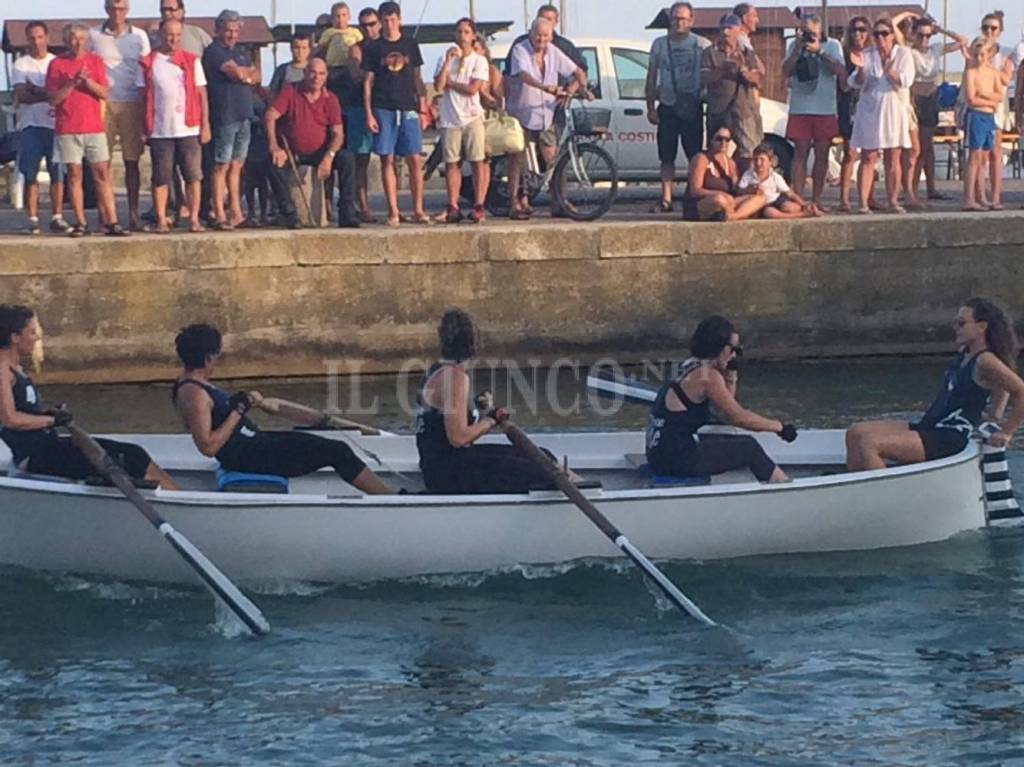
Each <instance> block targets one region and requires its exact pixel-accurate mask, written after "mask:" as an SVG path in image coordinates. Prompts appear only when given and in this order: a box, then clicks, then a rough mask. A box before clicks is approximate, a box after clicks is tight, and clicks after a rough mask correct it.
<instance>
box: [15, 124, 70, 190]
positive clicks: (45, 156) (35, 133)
mask: <svg viewBox="0 0 1024 767" xmlns="http://www.w3.org/2000/svg"><path fill="white" fill-rule="evenodd" d="M42 160H46V172H47V173H49V174H50V182H51V183H53V182H54V181H63V180H64V167H63V166H62V165H60V164H59V163H56V162H54V161H53V130H52V129H51V128H40V127H38V126H36V125H30V126H29V127H28V128H22V129H21V135H20V136H19V138H18V173H20V174H21V175H22V176H24V177H25V183H26V184H34V183H36V177H37V176H38V175H39V163H40V162H41V161H42Z"/></svg>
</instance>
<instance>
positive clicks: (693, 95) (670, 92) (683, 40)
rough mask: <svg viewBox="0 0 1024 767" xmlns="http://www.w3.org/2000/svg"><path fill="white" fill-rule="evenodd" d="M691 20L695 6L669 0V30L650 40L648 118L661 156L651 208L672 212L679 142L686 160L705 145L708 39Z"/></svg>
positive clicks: (660, 211)
mask: <svg viewBox="0 0 1024 767" xmlns="http://www.w3.org/2000/svg"><path fill="white" fill-rule="evenodd" d="M692 26H693V6H692V5H690V3H688V2H685V1H684V2H676V3H673V4H672V7H671V8H670V9H669V33H668V34H667V35H665V36H664V37H659V38H658V39H656V40H655V41H654V43H653V44H652V45H651V59H650V66H648V68H647V82H646V84H645V86H644V95H645V96H646V98H647V119H648V120H649V121H650V123H651V124H652V125H656V126H658V160H659V161H660V162H661V201H660V202H659V203H658V204H657V205H656V206H655V207H654V210H653V211H652V212H653V213H671V212H672V184H673V182H674V181H675V175H676V155H677V153H678V151H679V144H680V143H682V145H683V151H684V152H685V153H686V159H687V161H689V160H690V159H691V158H693V156H694V155H695V154H697V153H698V152H699V151H700V150H701V149H702V148H703V147H704V102H703V101H702V100H701V83H700V60H701V54H702V52H703V50H704V49H705V48H706V47H708V45H710V42H709V41H708V40H705V39H704V38H703V37H699V36H698V35H695V34H691V33H690V28H691V27H692ZM656 103H657V106H656V105H655V104H656Z"/></svg>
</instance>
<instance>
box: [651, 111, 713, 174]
mask: <svg viewBox="0 0 1024 767" xmlns="http://www.w3.org/2000/svg"><path fill="white" fill-rule="evenodd" d="M702 111H703V109H702V110H700V111H695V112H694V114H693V116H692V117H689V118H680V117H679V115H677V114H676V111H675V108H674V107H670V106H664V105H662V104H659V105H658V161H659V162H661V163H663V164H665V165H673V164H675V161H676V157H677V156H678V154H679V145H680V144H682V145H683V152H685V153H686V159H687V160H689V159H690V158H691V157H693V156H694V155H695V154H697V152H699V151H700V150H701V149H703V148H704V115H703V114H702Z"/></svg>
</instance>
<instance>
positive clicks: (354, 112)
mask: <svg viewBox="0 0 1024 767" xmlns="http://www.w3.org/2000/svg"><path fill="white" fill-rule="evenodd" d="M343 116H344V118H345V148H346V149H347V150H348V151H350V152H351V153H352V154H370V152H372V151H373V134H372V133H370V131H369V129H367V127H366V110H365V109H363V108H362V107H349V108H348V109H346V110H345V113H344V115H343Z"/></svg>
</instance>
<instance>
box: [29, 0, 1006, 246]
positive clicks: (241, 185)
mask: <svg viewBox="0 0 1024 767" xmlns="http://www.w3.org/2000/svg"><path fill="white" fill-rule="evenodd" d="M105 10H106V14H107V19H106V21H104V22H103V23H102V24H99V25H98V26H95V27H93V28H88V27H86V26H84V25H82V24H78V23H72V24H68V25H66V26H65V27H64V29H63V30H62V32H61V34H62V39H63V44H64V49H65V52H64V53H62V54H61V55H60V56H54V55H53V54H52V53H51V52H50V51H49V46H50V30H48V29H47V27H46V24H45V23H43V22H39V21H33V22H30V23H29V24H28V26H27V29H26V37H27V40H28V51H27V53H26V54H25V55H22V56H20V57H19V58H18V59H17V60H16V61H15V64H14V70H13V76H12V82H13V84H14V88H15V98H16V105H17V119H18V128H19V129H20V131H21V139H20V150H19V156H18V169H19V172H20V173H21V174H22V175H23V177H24V179H25V184H26V195H25V200H26V208H27V212H28V231H29V232H31V233H34V234H37V233H39V232H41V230H42V228H41V226H40V223H39V198H40V195H39V185H38V183H37V176H38V172H39V168H40V166H41V164H42V162H44V161H45V162H46V165H47V170H48V172H49V175H50V179H51V193H50V199H51V203H52V215H51V220H50V225H49V230H50V231H52V232H57V233H66V234H70V235H71V236H76V237H77V236H83V235H85V234H88V233H89V227H88V224H87V220H86V217H85V211H84V193H83V175H84V174H83V168H84V167H85V166H86V165H88V168H89V172H90V175H91V181H92V184H93V186H94V187H95V193H96V200H97V208H98V211H99V222H100V225H101V227H102V230H103V231H104V232H105V233H106V234H107V235H111V236H124V235H126V234H127V233H128V230H140V229H147V230H149V231H153V232H156V233H166V232H169V231H171V229H172V228H173V227H174V226H175V224H176V223H178V222H182V223H184V224H186V225H187V227H188V229H189V230H190V231H192V232H201V231H204V229H206V228H209V227H212V228H215V229H218V230H231V229H234V228H236V227H241V226H256V225H261V224H266V223H268V221H269V220H270V219H269V216H270V211H271V209H272V210H273V212H274V215H276V220H277V223H279V224H282V225H286V226H290V227H299V226H301V216H300V212H299V211H297V210H296V206H295V202H294V195H293V186H294V184H295V178H294V176H295V175H296V174H297V173H298V170H299V168H301V167H302V166H309V167H310V168H312V169H313V172H314V173H315V175H316V176H317V177H318V178H319V179H320V181H321V182H322V186H321V187H317V188H318V189H322V190H323V193H324V194H325V196H326V200H327V201H328V202H332V201H333V199H334V197H335V190H336V191H337V195H336V196H337V212H336V213H335V212H334V211H333V210H331V205H330V204H328V205H327V209H328V210H329V211H330V213H329V217H330V218H332V219H333V220H335V221H336V223H337V224H338V225H339V226H343V227H353V228H354V227H358V226H359V225H360V224H363V223H373V222H375V221H376V219H375V217H374V215H373V212H372V211H371V210H370V205H369V196H368V184H369V179H368V168H369V162H370V157H371V155H377V156H378V157H379V159H380V165H381V182H382V186H383V190H384V195H385V198H386V202H387V218H386V222H387V224H388V225H391V226H399V225H400V224H401V223H402V222H410V223H417V224H426V223H431V222H432V221H444V222H447V223H457V222H459V221H462V220H464V218H467V216H464V214H463V211H462V209H461V207H460V203H459V200H460V197H461V194H462V173H461V167H462V165H463V164H464V163H467V164H468V165H469V167H470V168H471V170H472V178H473V185H474V191H473V199H472V205H471V208H470V210H469V212H468V219H469V220H470V221H472V222H473V223H476V222H479V221H481V220H483V219H484V218H485V215H486V214H485V207H484V202H485V197H486V194H487V190H488V187H489V184H490V164H489V157H488V144H489V139H490V137H489V135H488V134H487V133H486V131H485V120H486V118H487V117H488V116H490V115H493V114H495V112H496V111H497V110H502V111H503V113H507V115H509V116H511V118H514V120H515V121H517V122H518V124H519V126H521V128H522V132H523V135H524V138H525V140H526V141H529V142H531V143H533V144H534V145H536V147H537V148H538V150H539V155H540V160H541V162H545V163H550V162H551V161H552V160H553V159H554V154H555V150H556V148H557V145H558V131H559V129H560V127H561V125H562V124H564V120H562V119H561V111H562V109H564V107H565V105H566V103H567V101H568V99H570V98H572V97H573V96H574V95H576V94H579V95H581V96H583V97H585V98H592V97H593V96H592V94H590V93H589V91H588V81H587V62H586V61H585V59H584V58H583V57H582V56H581V55H580V52H579V51H578V50H577V49H576V47H575V46H574V45H573V43H572V42H571V41H569V40H568V39H566V38H565V37H563V36H562V35H560V34H558V23H559V18H558V10H557V9H556V8H555V7H554V6H552V5H543V6H541V7H540V9H539V10H538V12H537V17H536V18H535V19H534V21H533V23H532V24H531V26H530V29H529V32H528V33H527V34H525V35H523V36H521V37H519V38H517V39H516V40H515V41H514V42H513V44H512V45H511V47H510V49H509V52H508V55H507V56H506V58H505V67H504V71H500V70H499V69H498V67H497V66H496V65H495V64H494V63H493V62H492V61H491V59H490V54H489V52H488V50H487V46H486V43H485V41H484V40H483V38H482V37H481V35H480V34H479V33H478V31H477V28H476V24H475V22H474V20H473V19H470V18H463V19H460V20H459V21H458V22H457V24H456V25H455V34H454V40H453V44H452V45H451V46H450V47H449V48H447V49H446V50H445V52H444V53H443V55H442V56H441V57H440V59H439V60H438V61H437V65H436V67H435V68H434V70H433V71H434V78H433V85H434V89H435V90H436V92H437V94H438V103H437V105H436V109H437V120H436V125H437V127H438V128H439V132H440V147H441V150H440V151H441V153H442V159H443V162H444V164H445V165H446V167H447V171H448V172H447V173H446V176H447V190H448V199H447V206H446V209H445V211H444V212H443V213H441V214H440V215H439V216H437V217H436V218H434V219H431V218H430V217H429V216H428V214H427V211H426V209H425V204H424V170H423V158H422V155H423V130H424V128H425V126H426V125H427V124H428V123H429V122H430V121H431V120H432V119H433V111H432V107H431V104H429V103H428V100H427V90H426V86H425V84H424V80H423V76H422V67H423V66H424V59H423V54H422V51H421V50H420V46H419V43H418V42H417V41H416V40H415V38H412V37H409V36H407V35H405V34H403V31H402V15H401V7H400V6H399V5H398V4H397V3H395V2H390V1H388V2H384V3H382V4H381V5H380V6H379V7H378V8H372V7H367V8H364V9H363V10H361V11H360V12H359V14H358V21H357V24H356V25H352V23H351V15H352V14H351V9H350V8H349V6H348V5H347V4H346V3H344V2H336V3H335V4H334V5H333V6H332V7H331V12H330V14H329V15H327V14H324V15H322V16H321V18H319V19H318V21H317V31H316V33H315V34H313V35H309V34H302V33H297V34H295V35H294V36H293V37H292V39H291V41H290V48H291V60H290V61H288V62H286V63H284V64H281V65H280V66H279V67H277V68H276V69H275V71H274V72H273V76H272V77H271V79H270V83H269V87H268V88H264V87H263V85H262V74H261V72H260V70H259V67H258V66H257V65H256V64H255V63H254V61H253V59H252V58H251V55H250V53H249V51H248V50H247V48H246V47H245V46H242V45H240V44H239V39H240V33H241V28H242V18H241V17H240V15H239V14H238V13H237V12H236V11H232V10H224V11H222V12H221V13H220V14H219V15H218V16H217V18H216V22H215V26H214V29H215V34H214V37H213V38H212V39H211V37H210V36H209V35H208V34H207V33H206V32H205V31H203V30H202V29H201V28H199V27H197V26H194V25H191V24H188V23H187V22H186V20H185V6H184V0H160V18H161V20H160V22H159V25H158V26H156V27H154V28H153V29H150V30H143V29H142V28H141V27H139V26H136V25H134V24H132V23H131V22H130V21H129V13H130V7H129V5H128V0H106V5H105ZM668 19H669V30H668V34H666V35H664V36H662V37H659V38H658V39H656V40H655V41H654V42H653V44H652V46H651V50H650V64H649V67H648V73H647V80H646V84H645V95H646V102H647V118H648V120H649V121H650V122H651V123H652V124H653V125H655V126H656V128H657V147H658V158H659V163H660V178H661V198H660V200H659V201H658V203H657V204H656V205H655V207H654V208H653V211H652V212H655V213H670V212H672V211H673V210H674V202H673V190H674V184H675V174H676V166H677V159H678V153H679V148H680V147H681V148H682V150H683V153H684V154H685V156H686V159H687V162H688V167H689V175H688V183H687V186H686V189H685V192H684V194H683V198H682V209H683V210H682V212H683V215H684V218H688V219H693V220H735V219H745V218H752V217H756V216H761V217H770V218H779V217H800V216H820V215H824V214H825V213H826V212H828V209H827V207H826V205H825V203H824V202H823V194H824V191H825V187H826V183H827V176H828V170H829V157H830V154H831V150H832V147H833V144H835V143H841V145H842V163H841V166H840V172H839V200H840V201H839V206H838V208H837V210H838V211H843V212H849V211H853V210H856V211H857V212H860V213H865V214H867V213H871V212H873V211H876V210H885V211H889V212H894V213H902V212H905V211H906V210H907V209H913V210H920V209H924V208H925V207H926V206H927V201H928V200H932V199H941V198H942V197H943V195H942V194H941V192H939V191H938V190H937V189H936V187H935V153H934V148H933V139H934V136H935V132H936V129H937V126H938V114H939V98H938V91H939V86H940V79H941V76H942V65H941V60H942V57H943V56H944V54H946V53H950V52H953V51H957V50H959V51H960V52H961V53H962V54H963V56H964V58H965V60H966V62H967V69H966V72H965V75H964V81H963V86H962V88H961V89H960V97H959V103H958V107H957V118H956V120H957V125H958V127H959V128H961V129H962V130H963V132H964V136H965V144H966V149H967V152H968V155H969V159H968V161H967V164H966V172H965V173H964V174H963V175H964V185H965V186H964V207H965V209H967V210H983V209H996V210H998V209H1000V208H1001V207H1002V199H1001V193H1002V175H1003V172H1002V151H1001V148H1002V131H1003V130H1004V129H1006V128H1007V127H1008V124H1009V122H1008V117H1009V115H1008V107H1007V103H1008V102H1007V97H1006V93H1007V90H1008V87H1009V86H1010V85H1011V84H1012V83H1013V82H1014V78H1015V77H1016V78H1017V81H1018V82H1017V84H1018V92H1021V88H1020V87H1019V86H1020V85H1021V81H1024V67H1021V66H1020V64H1021V58H1022V56H1024V43H1022V44H1021V45H1019V46H1018V47H1017V48H1016V49H1015V50H1011V49H1004V48H1001V47H1000V46H999V38H1000V36H1001V34H1002V32H1003V17H1002V14H1001V13H1000V12H994V13H990V14H987V15H986V16H985V17H984V19H983V21H982V24H981V29H980V35H979V36H978V37H977V38H976V39H975V40H973V41H970V40H968V39H967V38H966V37H964V36H962V35H958V34H956V33H953V32H950V31H947V30H944V29H942V28H941V27H940V25H939V24H938V23H937V22H936V21H935V20H934V19H932V18H931V17H929V16H927V15H923V16H922V15H917V14H913V13H901V14H898V15H896V16H894V17H892V18H889V17H881V18H878V19H875V20H874V21H873V22H872V20H870V19H867V18H865V17H862V16H857V17H854V18H853V19H852V20H851V21H850V22H849V25H848V27H847V29H846V32H845V35H844V37H843V39H842V40H836V39H832V38H831V37H829V35H828V30H827V29H826V28H825V26H824V25H823V23H822V20H821V19H820V18H819V17H818V16H816V15H814V14H812V13H806V14H804V15H802V17H801V18H800V27H799V29H798V30H796V34H795V36H794V37H793V38H792V40H791V41H790V42H789V44H788V47H787V49H786V53H785V56H784V58H783V60H782V61H781V73H782V75H783V77H784V78H785V79H786V82H787V86H788V93H789V97H788V98H789V104H788V107H789V114H788V124H787V128H786V138H787V139H788V140H789V141H791V142H792V144H793V148H794V151H793V157H792V164H791V166H790V167H788V168H777V167H775V166H776V164H777V158H775V156H774V154H773V153H772V151H771V149H770V148H769V147H768V146H766V145H765V144H764V132H763V126H762V122H761V90H762V88H763V87H764V81H765V78H766V76H767V72H768V70H767V68H766V66H765V63H764V61H763V60H762V58H761V57H760V56H759V55H758V52H757V50H756V49H755V45H754V41H756V40H757V37H756V36H755V33H756V32H757V30H758V28H759V25H760V19H759V16H758V11H757V9H756V8H755V7H754V6H753V5H752V4H750V3H740V4H738V5H736V6H735V8H734V9H733V10H732V12H731V13H728V14H726V15H724V16H723V17H722V18H721V19H720V22H719V34H718V36H717V38H716V39H715V40H713V41H711V40H707V39H705V38H702V37H700V36H698V35H697V34H695V33H694V32H693V31H692V27H693V23H694V9H693V6H692V5H691V4H690V3H689V2H676V3H674V4H673V5H672V6H671V8H670V9H669V12H668ZM936 38H938V39H936ZM933 40H935V42H933ZM1021 101H1022V100H1021V99H1018V100H1017V104H1018V106H1017V110H1018V115H1017V117H1018V124H1020V123H1021V122H1022V121H1021V119H1020V118H1021V115H1020V111H1021ZM115 142H116V144H117V145H118V146H119V147H120V154H121V158H122V161H123V163H124V178H125V186H126V191H127V203H128V220H127V221H126V222H125V223H126V226H125V227H122V226H121V224H120V222H119V221H118V213H117V208H116V205H115V198H114V192H113V184H112V177H111V168H110V158H111V148H112V147H113V146H114V145H115ZM524 143H525V142H524ZM705 144H706V148H705ZM147 146H148V149H149V152H150V156H151V162H152V190H151V191H152V200H153V206H152V210H151V211H149V212H147V213H146V214H142V213H140V186H141V184H140V178H141V174H140V171H139V160H140V158H141V156H142V154H143V151H144V149H145V148H146V147H147ZM812 156H813V162H812V161H811V157H812ZM399 159H401V160H403V161H404V165H405V166H406V169H407V176H408V190H409V196H410V201H411V213H410V214H409V215H408V216H403V215H402V213H401V210H400V206H399V196H398V188H399V176H400V172H399V170H400V169H399V167H398V160H399ZM524 159H525V154H523V153H522V152H519V151H516V152H513V153H511V154H510V156H509V165H508V167H509V190H508V191H509V198H510V202H511V204H510V216H511V218H513V219H526V218H529V217H530V216H531V214H532V210H531V208H530V202H529V199H528V197H527V195H526V194H525V192H524V190H522V189H521V184H520V174H521V170H522V169H523V167H524ZM858 162H859V173H857V179H856V181H857V197H856V203H853V202H851V195H852V193H853V188H854V187H853V185H854V167H855V165H856V164H857V163H858ZM879 162H881V164H882V167H883V168H884V179H885V200H884V202H883V203H881V204H879V203H878V202H876V199H875V186H876V179H877V178H879V174H878V172H877V170H878V165H879ZM922 177H923V178H924V180H925V196H924V198H922V197H921V196H920V195H919V193H918V190H919V186H920V180H921V178H922ZM787 178H788V179H789V182H788V183H787V181H786V179H787ZM303 193H305V192H303ZM243 200H244V201H245V202H246V203H247V206H246V207H247V212H243ZM257 203H258V204H257ZM65 204H70V207H71V210H72V213H73V219H74V223H73V224H71V223H69V222H68V221H67V220H66V219H65V217H64V206H65ZM306 207H307V208H309V205H308V198H307V205H306ZM552 215H554V216H560V215H564V212H563V211H560V210H557V209H553V210H552ZM145 221H148V223H144V222H145Z"/></svg>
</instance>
